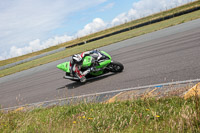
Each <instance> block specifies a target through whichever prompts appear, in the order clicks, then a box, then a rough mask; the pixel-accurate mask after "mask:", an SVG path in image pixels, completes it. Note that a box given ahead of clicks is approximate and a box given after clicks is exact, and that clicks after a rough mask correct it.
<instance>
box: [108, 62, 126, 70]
mask: <svg viewBox="0 0 200 133" xmlns="http://www.w3.org/2000/svg"><path fill="white" fill-rule="evenodd" d="M109 69H110V72H122V71H123V70H124V65H123V64H122V63H120V62H117V61H113V62H111V63H110V65H109Z"/></svg>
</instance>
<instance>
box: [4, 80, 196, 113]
mask: <svg viewBox="0 0 200 133" xmlns="http://www.w3.org/2000/svg"><path fill="white" fill-rule="evenodd" d="M198 81H200V79H192V80H184V81H175V82H168V83H160V84H154V85H146V86H139V87H133V88H126V89H120V90H113V91H105V92H98V93H92V94H85V95H80V96H74V97H68V98H61V99H55V100H49V101H43V102H36V103H30V104H24V105H19V106H14V107H9V108H2V109H0V111H1V110H11V109H16V108H20V107H26V106H31V105H38V104H44V103H50V102H56V101H63V100H70V99H76V98H83V97H89V96H96V95H101V94H108V93H117V92H123V91H130V90H139V89H145V88H152V87H156V86H167V85H173V84H184V83H192V82H198Z"/></svg>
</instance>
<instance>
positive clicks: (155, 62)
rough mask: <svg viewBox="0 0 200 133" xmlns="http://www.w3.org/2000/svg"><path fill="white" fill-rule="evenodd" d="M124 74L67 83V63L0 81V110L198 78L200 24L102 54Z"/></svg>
mask: <svg viewBox="0 0 200 133" xmlns="http://www.w3.org/2000/svg"><path fill="white" fill-rule="evenodd" d="M101 49H102V50H105V51H107V52H108V53H109V54H110V55H111V56H112V57H113V59H114V60H116V61H119V62H121V63H123V64H124V66H125V69H124V72H122V73H119V74H116V75H109V76H104V77H101V78H98V79H95V80H90V81H88V82H87V83H85V84H81V83H77V82H73V81H70V80H66V79H63V78H62V77H63V76H64V72H62V71H61V70H59V69H57V68H56V65H57V64H59V63H61V62H64V61H66V60H69V59H70V58H66V59H63V60H59V61H56V62H52V63H49V64H46V65H42V66H39V67H36V68H32V69H30V70H26V71H23V72H19V73H16V74H12V75H9V76H6V77H3V78H0V105H1V106H2V107H1V108H6V107H12V106H17V105H23V104H28V103H34V102H42V101H47V100H53V99H58V98H66V97H72V96H78V95H83V94H90V93H97V92H104V91H110V90H118V89H124V88H130V87H136V86H144V85H150V84H158V83H166V82H171V81H182V80H189V79H197V78H200V19H198V20H195V21H191V22H188V23H184V24H181V25H178V26H174V27H170V28H167V29H163V30H160V31H156V32H153V33H150V34H146V35H143V36H140V37H136V38H132V39H129V40H126V41H122V42H119V43H116V44H112V45H109V46H106V47H103V48H101Z"/></svg>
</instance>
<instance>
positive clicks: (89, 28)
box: [77, 18, 107, 37]
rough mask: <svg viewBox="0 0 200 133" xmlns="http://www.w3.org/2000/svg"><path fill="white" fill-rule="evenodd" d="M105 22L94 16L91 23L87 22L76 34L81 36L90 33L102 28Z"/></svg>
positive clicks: (105, 25) (104, 26)
mask: <svg viewBox="0 0 200 133" xmlns="http://www.w3.org/2000/svg"><path fill="white" fill-rule="evenodd" d="M106 27H107V24H106V23H105V22H104V21H103V20H102V19H100V18H95V19H94V20H93V21H92V22H91V23H89V24H87V25H86V26H85V27H84V28H83V29H82V30H80V31H78V33H77V36H78V37H82V36H85V35H89V34H91V33H94V32H97V31H100V30H103V29H105V28H106Z"/></svg>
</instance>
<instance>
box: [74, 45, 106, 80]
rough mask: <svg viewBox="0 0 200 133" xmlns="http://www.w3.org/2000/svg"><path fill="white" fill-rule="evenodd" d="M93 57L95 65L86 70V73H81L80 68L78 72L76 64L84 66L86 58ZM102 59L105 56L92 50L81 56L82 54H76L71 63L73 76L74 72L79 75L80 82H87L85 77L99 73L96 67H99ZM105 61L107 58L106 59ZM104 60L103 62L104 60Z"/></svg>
mask: <svg viewBox="0 0 200 133" xmlns="http://www.w3.org/2000/svg"><path fill="white" fill-rule="evenodd" d="M88 55H90V56H92V57H93V60H94V61H93V64H92V66H91V67H90V68H88V69H87V70H85V71H84V72H81V71H80V69H81V68H79V69H78V70H76V67H75V64H78V65H79V66H81V65H82V63H83V59H84V57H85V56H88ZM102 57H105V55H104V54H102V53H101V52H100V51H99V50H96V49H95V50H92V51H87V52H83V53H82V54H81V55H80V54H75V55H73V56H72V60H71V62H70V67H71V71H70V72H71V75H73V72H75V73H77V74H78V77H79V78H80V80H81V81H82V82H85V81H86V78H85V76H86V75H87V74H89V73H90V72H92V71H93V72H94V71H99V70H98V69H96V66H97V65H99V62H100V59H102ZM104 59H105V58H104ZM104 59H102V60H104Z"/></svg>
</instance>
